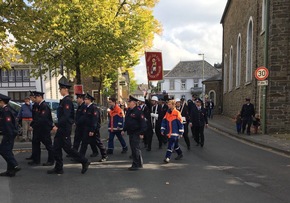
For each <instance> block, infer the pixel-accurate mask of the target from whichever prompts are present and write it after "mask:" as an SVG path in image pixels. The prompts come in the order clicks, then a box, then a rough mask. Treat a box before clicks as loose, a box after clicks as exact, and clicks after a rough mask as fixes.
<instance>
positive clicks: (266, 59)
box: [262, 0, 270, 134]
mask: <svg viewBox="0 0 290 203" xmlns="http://www.w3.org/2000/svg"><path fill="white" fill-rule="evenodd" d="M269 11H270V0H266V8H265V12H266V15H265V17H266V19H265V20H266V21H265V24H266V26H265V45H264V65H265V67H266V68H268V69H269V67H268V65H269V60H268V55H269V53H268V47H269V18H270V17H269V15H270V12H269ZM266 93H267V86H262V132H263V134H265V133H266Z"/></svg>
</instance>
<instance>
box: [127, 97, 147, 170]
mask: <svg viewBox="0 0 290 203" xmlns="http://www.w3.org/2000/svg"><path fill="white" fill-rule="evenodd" d="M137 101H138V99H136V98H134V97H132V96H131V95H130V96H129V101H128V102H129V108H128V111H127V113H126V117H125V125H124V128H123V131H122V132H121V133H122V135H124V132H127V134H128V135H129V141H130V147H131V151H132V159H133V162H132V166H131V167H130V168H128V170H131V171H135V170H138V169H140V168H142V167H143V159H142V155H141V150H140V139H143V138H144V133H145V131H146V128H147V125H146V121H145V117H144V115H143V113H142V111H141V109H140V108H138V107H137Z"/></svg>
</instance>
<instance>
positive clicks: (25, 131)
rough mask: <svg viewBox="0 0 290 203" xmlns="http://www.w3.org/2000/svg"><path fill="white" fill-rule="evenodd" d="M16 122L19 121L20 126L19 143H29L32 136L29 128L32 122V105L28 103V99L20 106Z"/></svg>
mask: <svg viewBox="0 0 290 203" xmlns="http://www.w3.org/2000/svg"><path fill="white" fill-rule="evenodd" d="M17 121H21V124H22V139H21V142H25V141H31V140H32V136H31V130H29V126H30V123H31V121H32V104H31V103H30V98H29V97H25V99H24V104H22V105H21V109H20V111H19V113H18V115H17Z"/></svg>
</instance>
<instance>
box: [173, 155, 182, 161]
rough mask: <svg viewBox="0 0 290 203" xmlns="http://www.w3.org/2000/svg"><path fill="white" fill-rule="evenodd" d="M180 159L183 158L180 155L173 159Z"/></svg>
mask: <svg viewBox="0 0 290 203" xmlns="http://www.w3.org/2000/svg"><path fill="white" fill-rule="evenodd" d="M182 157H183V155H182V154H179V155H178V156H177V157H176V158H175V160H180V159H182Z"/></svg>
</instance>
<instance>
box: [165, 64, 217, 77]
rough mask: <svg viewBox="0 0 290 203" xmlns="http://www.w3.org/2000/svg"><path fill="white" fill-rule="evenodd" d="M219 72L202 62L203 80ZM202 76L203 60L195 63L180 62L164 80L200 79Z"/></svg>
mask: <svg viewBox="0 0 290 203" xmlns="http://www.w3.org/2000/svg"><path fill="white" fill-rule="evenodd" d="M218 73H219V71H218V70H217V69H216V68H215V67H213V66H212V65H211V64H209V63H208V62H207V61H204V78H209V77H212V76H214V75H216V74H218ZM202 76H203V60H197V61H180V62H179V63H178V64H177V65H176V66H175V67H174V68H173V69H172V70H171V71H170V72H169V73H167V74H166V75H165V78H202Z"/></svg>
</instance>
